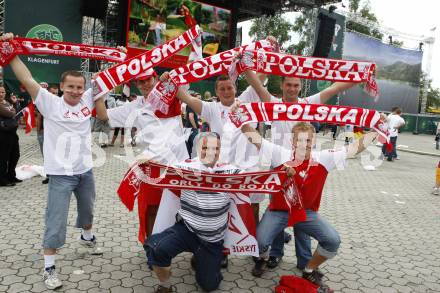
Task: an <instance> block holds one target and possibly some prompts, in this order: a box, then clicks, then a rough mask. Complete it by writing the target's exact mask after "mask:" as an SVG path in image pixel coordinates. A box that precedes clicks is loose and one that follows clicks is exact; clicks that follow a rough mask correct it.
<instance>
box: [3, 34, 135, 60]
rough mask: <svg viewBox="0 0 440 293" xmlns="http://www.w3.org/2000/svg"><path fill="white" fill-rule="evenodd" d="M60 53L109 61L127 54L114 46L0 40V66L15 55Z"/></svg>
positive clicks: (120, 58)
mask: <svg viewBox="0 0 440 293" xmlns="http://www.w3.org/2000/svg"><path fill="white" fill-rule="evenodd" d="M31 54H45V55H60V56H71V57H79V58H87V59H98V60H105V61H109V62H122V61H124V60H125V58H126V57H127V55H126V54H125V53H124V52H122V51H120V50H118V49H115V48H109V47H102V46H89V45H83V44H73V43H68V42H56V41H50V40H39V39H28V38H14V39H12V40H9V41H3V42H0V66H5V65H7V64H8V63H9V62H10V61H11V60H12V59H13V58H14V57H15V56H16V55H31Z"/></svg>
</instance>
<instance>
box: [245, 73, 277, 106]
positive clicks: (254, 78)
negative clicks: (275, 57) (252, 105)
mask: <svg viewBox="0 0 440 293" xmlns="http://www.w3.org/2000/svg"><path fill="white" fill-rule="evenodd" d="M244 76H245V78H246V81H247V82H248V84H249V85H250V86H251V87H252V88H253V89H254V90H255V91H256V92H257V94H258V96H259V97H260V100H261V101H262V102H270V98H271V97H272V95H271V94H270V93H269V91H268V90H267V89H266V88H265V87H264V86H263V80H264V79H265V78H266V75H265V74H260V75H257V74H256V73H255V72H253V71H252V70H246V71H245V72H244Z"/></svg>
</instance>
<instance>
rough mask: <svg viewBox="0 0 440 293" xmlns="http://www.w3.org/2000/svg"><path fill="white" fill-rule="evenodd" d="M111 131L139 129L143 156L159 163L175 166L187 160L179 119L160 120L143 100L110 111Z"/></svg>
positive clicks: (141, 97) (138, 135)
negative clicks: (120, 128)
mask: <svg viewBox="0 0 440 293" xmlns="http://www.w3.org/2000/svg"><path fill="white" fill-rule="evenodd" d="M107 115H108V118H109V123H110V126H111V127H123V128H132V127H136V128H137V137H138V138H139V140H140V141H139V142H140V143H141V144H143V145H144V146H145V150H144V154H146V155H147V156H148V157H150V158H151V159H152V160H154V161H156V162H160V163H170V164H174V163H177V162H180V161H183V160H185V159H187V158H188V151H187V150H186V145H185V138H184V136H183V131H182V125H181V123H180V116H175V117H171V118H158V117H157V116H156V115H154V110H153V109H152V108H151V105H150V103H148V102H146V101H145V98H144V97H143V96H138V97H137V99H136V100H134V101H132V102H130V103H125V104H124V105H123V106H121V107H117V108H114V109H109V110H107Z"/></svg>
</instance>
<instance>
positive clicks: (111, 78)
mask: <svg viewBox="0 0 440 293" xmlns="http://www.w3.org/2000/svg"><path fill="white" fill-rule="evenodd" d="M200 34H201V29H200V27H199V26H198V25H196V26H194V27H192V28H191V29H189V30H187V31H186V32H184V33H183V34H182V35H180V36H178V37H176V38H174V39H172V40H170V41H168V42H166V43H165V44H163V45H160V46H158V47H155V48H154V49H152V50H150V51H147V52H145V53H143V54H140V55H137V56H135V57H133V58H131V59H128V60H127V61H125V62H123V63H120V64H117V65H115V66H113V67H111V68H108V69H106V70H104V71H102V72H100V73H99V75H98V76H97V78H96V79H95V83H94V92H93V96H94V99H95V100H96V99H98V98H100V97H102V96H103V95H105V94H106V93H108V92H109V91H110V90H112V89H113V88H115V87H116V86H118V85H121V84H123V83H126V82H128V81H130V80H131V79H133V78H136V76H138V75H140V74H142V73H144V72H145V71H147V70H149V69H152V68H153V67H155V66H157V65H159V64H160V63H162V62H163V61H165V60H166V59H168V58H169V57H171V56H173V55H175V54H176V53H178V52H179V51H181V50H183V49H184V48H186V47H187V46H188V45H190V44H191V42H192V41H194V40H195V39H196V37H197V36H199V35H200Z"/></svg>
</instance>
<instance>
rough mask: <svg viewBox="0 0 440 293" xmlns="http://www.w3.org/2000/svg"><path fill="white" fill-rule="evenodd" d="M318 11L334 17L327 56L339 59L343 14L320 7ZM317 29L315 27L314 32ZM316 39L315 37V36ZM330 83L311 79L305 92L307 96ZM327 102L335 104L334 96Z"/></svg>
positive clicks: (342, 42) (342, 41)
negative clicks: (332, 32)
mask: <svg viewBox="0 0 440 293" xmlns="http://www.w3.org/2000/svg"><path fill="white" fill-rule="evenodd" d="M318 13H323V14H325V15H327V16H329V17H331V18H334V19H336V26H335V35H334V37H333V43H332V46H331V49H330V53H329V55H328V58H332V59H341V58H342V49H343V48H342V47H343V45H344V31H345V16H343V15H340V14H337V13H335V12H332V13H329V12H328V10H325V9H322V8H320V9H319V11H318ZM317 27H318V26H317ZM317 32H318V29H316V33H317ZM315 39H316V37H315ZM331 84H332V83H331V82H330V81H325V80H312V81H311V82H310V89H309V92H308V93H307V95H308V96H311V95H314V94H316V93H318V92H321V91H323V90H325V89H326V88H328V87H329V86H330V85H331ZM327 104H333V105H334V104H336V97H333V98H332V99H330V100H329V101H328V102H327Z"/></svg>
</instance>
